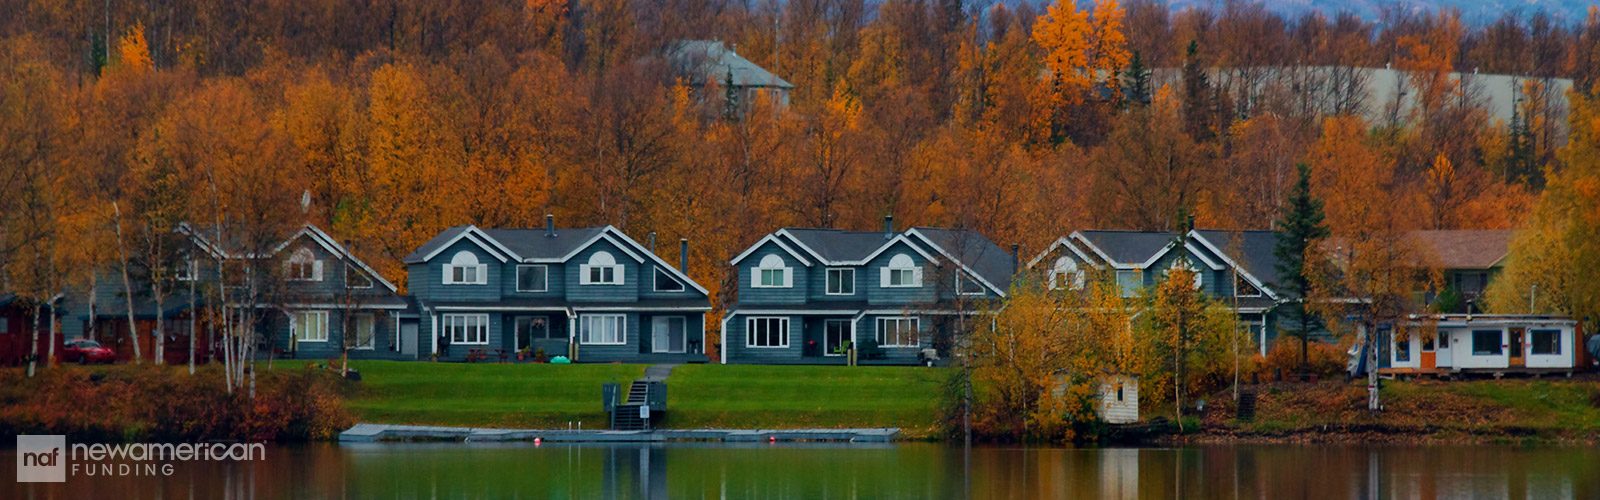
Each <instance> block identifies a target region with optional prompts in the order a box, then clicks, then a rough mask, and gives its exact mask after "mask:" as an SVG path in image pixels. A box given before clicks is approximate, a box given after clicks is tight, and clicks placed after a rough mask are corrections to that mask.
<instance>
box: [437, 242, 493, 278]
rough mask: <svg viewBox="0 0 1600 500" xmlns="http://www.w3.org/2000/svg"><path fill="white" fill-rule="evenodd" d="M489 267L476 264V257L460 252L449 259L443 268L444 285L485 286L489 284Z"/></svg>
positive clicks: (470, 253) (465, 251)
mask: <svg viewBox="0 0 1600 500" xmlns="http://www.w3.org/2000/svg"><path fill="white" fill-rule="evenodd" d="M488 274H489V266H487V265H484V264H481V263H479V262H478V256H477V255H476V254H474V253H472V252H470V251H467V250H462V251H459V252H456V254H455V256H452V257H450V263H449V264H446V265H445V266H444V284H446V285H485V284H488V283H489V276H488Z"/></svg>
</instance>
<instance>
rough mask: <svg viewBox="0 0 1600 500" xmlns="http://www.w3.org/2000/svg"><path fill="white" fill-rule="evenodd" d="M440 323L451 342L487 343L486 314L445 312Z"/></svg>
mask: <svg viewBox="0 0 1600 500" xmlns="http://www.w3.org/2000/svg"><path fill="white" fill-rule="evenodd" d="M442 324H443V325H444V331H445V333H447V334H449V335H450V343H451V344H463V345H489V315H487V314H446V315H444V318H443V322H442Z"/></svg>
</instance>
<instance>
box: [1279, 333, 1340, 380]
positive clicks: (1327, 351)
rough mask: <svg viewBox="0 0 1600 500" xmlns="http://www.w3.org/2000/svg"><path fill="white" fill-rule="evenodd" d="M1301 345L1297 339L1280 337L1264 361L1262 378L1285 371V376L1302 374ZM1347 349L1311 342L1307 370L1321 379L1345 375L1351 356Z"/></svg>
mask: <svg viewBox="0 0 1600 500" xmlns="http://www.w3.org/2000/svg"><path fill="white" fill-rule="evenodd" d="M1300 344H1301V341H1300V339H1298V338H1295V337H1288V336H1284V337H1278V340H1277V342H1275V343H1274V344H1273V346H1272V349H1270V350H1268V351H1267V357H1266V359H1264V360H1262V361H1261V363H1260V366H1261V378H1262V379H1269V378H1271V377H1273V376H1274V375H1276V374H1277V371H1278V370H1280V369H1281V370H1283V374H1284V376H1286V377H1287V376H1288V375H1290V374H1293V373H1299V372H1300ZM1345 351H1346V348H1344V347H1341V346H1339V345H1336V344H1329V343H1326V342H1317V341H1315V340H1313V341H1311V345H1310V346H1309V347H1308V349H1307V350H1306V368H1307V369H1308V370H1310V372H1311V373H1315V374H1317V375H1318V376H1321V377H1331V376H1336V375H1339V374H1341V373H1344V371H1345V366H1346V361H1347V360H1348V359H1349V357H1350V356H1349V355H1348V354H1346V353H1345Z"/></svg>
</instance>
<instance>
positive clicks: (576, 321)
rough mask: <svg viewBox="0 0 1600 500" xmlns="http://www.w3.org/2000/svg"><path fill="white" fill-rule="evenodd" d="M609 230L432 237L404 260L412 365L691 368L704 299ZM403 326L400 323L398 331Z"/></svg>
mask: <svg viewBox="0 0 1600 500" xmlns="http://www.w3.org/2000/svg"><path fill="white" fill-rule="evenodd" d="M679 254H680V263H679V266H678V267H673V266H671V265H669V264H667V262H666V261H664V260H662V259H661V257H659V256H657V255H656V254H655V253H654V252H652V251H650V249H648V248H645V247H644V246H643V245H640V244H639V243H638V242H636V241H634V240H633V239H632V238H629V237H628V235H626V234H623V232H622V231H621V230H618V229H617V228H615V227H612V226H601V227H586V228H575V229H557V228H556V227H555V225H554V222H553V220H552V219H551V218H549V217H546V222H545V228H544V229H480V228H478V227H475V226H470V225H468V226H456V227H452V228H449V229H446V230H444V231H443V232H441V233H439V234H438V235H437V236H435V237H434V238H433V239H431V240H429V241H428V242H427V243H424V244H423V245H422V246H421V247H418V248H417V250H416V251H414V252H412V253H411V254H410V255H407V256H406V257H405V259H404V262H405V264H406V265H407V268H408V270H409V278H410V282H409V285H408V288H409V291H410V293H411V296H412V298H413V300H415V302H416V309H415V311H416V312H417V319H416V320H417V323H418V324H417V326H416V331H417V333H416V336H415V337H414V338H415V339H416V341H415V345H414V346H411V345H408V346H403V347H402V349H404V350H406V351H407V352H410V351H415V355H416V356H417V357H418V358H423V359H427V358H431V357H436V358H437V359H448V360H460V359H465V358H466V357H467V356H468V355H469V354H473V353H484V352H491V353H500V354H503V353H508V352H518V351H528V352H532V353H537V352H538V351H543V352H544V354H545V355H546V356H548V357H551V358H554V357H555V356H567V357H568V358H569V359H571V360H572V361H578V362H618V361H620V362H703V361H706V360H707V358H706V356H705V313H706V312H707V311H710V310H711V303H710V300H709V298H708V296H709V294H708V293H707V292H706V289H705V288H703V287H701V286H700V285H699V284H698V283H695V282H694V280H692V279H689V276H688V275H687V274H685V273H684V272H683V271H682V269H684V268H686V267H687V257H688V243H687V241H684V242H682V243H681V245H680V250H679ZM403 326H404V325H403Z"/></svg>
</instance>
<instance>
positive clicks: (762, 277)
mask: <svg viewBox="0 0 1600 500" xmlns="http://www.w3.org/2000/svg"><path fill="white" fill-rule="evenodd" d="M750 272H751V276H750V286H751V287H753V288H789V287H791V286H794V269H791V268H789V266H785V265H784V264H783V257H779V256H777V255H768V256H766V257H762V258H761V263H760V264H759V265H757V266H756V268H755V269H752V270H751V271H750Z"/></svg>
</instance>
